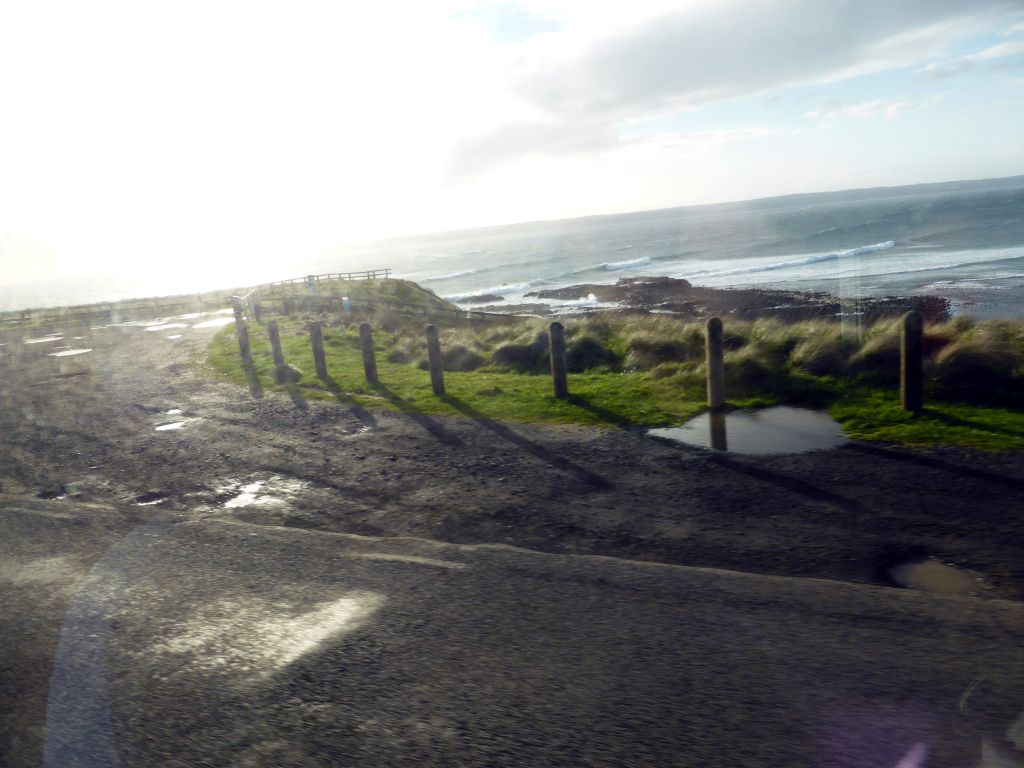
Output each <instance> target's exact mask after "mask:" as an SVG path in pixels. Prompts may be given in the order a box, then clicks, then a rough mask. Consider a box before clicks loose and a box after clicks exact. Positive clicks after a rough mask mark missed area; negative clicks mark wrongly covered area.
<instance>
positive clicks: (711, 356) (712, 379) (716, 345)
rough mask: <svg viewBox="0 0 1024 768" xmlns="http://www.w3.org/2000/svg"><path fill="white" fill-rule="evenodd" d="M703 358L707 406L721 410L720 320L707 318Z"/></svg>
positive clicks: (723, 386)
mask: <svg viewBox="0 0 1024 768" xmlns="http://www.w3.org/2000/svg"><path fill="white" fill-rule="evenodd" d="M704 338H705V342H704V347H705V350H704V351H705V360H706V362H707V367H708V408H710V409H711V410H712V411H718V410H721V408H722V406H724V405H725V363H724V362H723V360H722V321H721V320H719V319H718V318H717V317H712V318H711V319H709V320H708V324H707V327H706V329H705V336H704Z"/></svg>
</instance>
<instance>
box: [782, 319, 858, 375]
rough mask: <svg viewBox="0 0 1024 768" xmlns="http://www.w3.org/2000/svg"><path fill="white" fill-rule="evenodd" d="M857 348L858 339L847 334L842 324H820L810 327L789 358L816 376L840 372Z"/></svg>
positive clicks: (798, 367) (793, 363)
mask: <svg viewBox="0 0 1024 768" xmlns="http://www.w3.org/2000/svg"><path fill="white" fill-rule="evenodd" d="M856 351H857V341H856V339H852V338H850V337H848V336H844V334H843V330H842V328H840V327H839V325H837V324H834V325H818V326H816V327H814V328H809V329H808V333H807V334H806V335H805V336H804V338H803V340H802V341H800V342H799V343H798V344H797V345H796V346H795V347H794V348H793V351H792V352H791V353H790V356H789V359H790V363H791V364H792V365H793V367H794V368H797V369H799V370H802V371H805V372H806V373H809V374H811V375H812V376H838V375H841V374H842V373H843V372H844V371H845V370H846V368H847V366H848V365H849V362H850V358H851V357H852V356H853V354H854V353H855V352H856Z"/></svg>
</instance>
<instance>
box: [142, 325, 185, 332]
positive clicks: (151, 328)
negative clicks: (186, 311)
mask: <svg viewBox="0 0 1024 768" xmlns="http://www.w3.org/2000/svg"><path fill="white" fill-rule="evenodd" d="M171 328H188V325H186V324H185V323H163V324H162V325H150V326H148V327H146V329H145V330H146V331H166V330H169V329H171Z"/></svg>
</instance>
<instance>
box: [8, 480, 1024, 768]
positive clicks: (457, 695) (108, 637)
mask: <svg viewBox="0 0 1024 768" xmlns="http://www.w3.org/2000/svg"><path fill="white" fill-rule="evenodd" d="M6 502H7V503H6V505H5V511H6V513H5V515H4V516H3V517H2V518H0V520H2V529H0V533H2V541H3V545H2V554H3V571H2V577H3V590H2V592H0V595H2V597H0V606H2V608H3V615H4V616H5V617H6V621H5V629H4V632H3V633H2V650H3V658H4V663H5V667H6V669H5V677H6V681H5V682H6V683H7V690H8V692H11V691H12V690H13V689H15V688H17V685H18V681H19V680H21V681H22V685H23V687H27V688H28V690H24V691H22V693H23V694H24V695H25V698H24V699H23V701H24V703H25V705H26V710H25V711H24V712H23V713H22V714H24V715H25V717H24V718H22V720H21V721H20V722H18V723H16V725H17V726H18V728H19V729H20V732H19V733H18V734H15V735H19V736H21V737H22V738H21V741H20V742H17V743H20V744H21V747H22V749H20V750H19V749H17V748H15V749H14V750H11V751H9V752H8V754H7V759H8V763H7V764H9V765H30V764H38V763H33V759H34V757H38V755H35V756H33V754H32V753H33V752H34V748H33V743H32V741H33V739H32V738H31V736H28V737H26V733H27V734H36V735H37V736H40V737H41V739H42V744H41V751H42V762H43V764H44V765H46V766H53V767H54V768H65V766H66V767H68V768H71V767H73V766H116V765H120V766H149V765H164V766H198V765H210V766H263V765H267V766H270V765H274V766H325V765H339V766H341V765H367V766H371V765H372V766H378V765H379V766H424V765H465V766H495V765H507V766H523V765H538V766H541V765H543V766H549V765H550V766H554V765H564V766H581V765H595V766H598V765H599V766H627V765H628V766H698V765H699V766H737V765H743V766H779V765H786V766H801V765H807V766H823V765H827V766H896V765H897V764H898V763H899V761H900V760H901V759H903V758H904V757H906V756H907V755H908V754H910V753H913V754H918V755H920V754H922V753H923V752H922V751H923V750H926V751H927V754H928V760H927V763H923V764H927V765H928V766H940V765H950V766H953V765H959V766H966V765H971V764H973V761H974V760H976V758H977V755H978V747H979V736H978V733H977V732H976V731H975V730H974V729H973V728H972V727H971V726H970V725H969V724H968V723H967V722H966V721H965V720H964V719H963V718H962V717H961V716H960V715H959V714H958V711H957V702H958V699H959V697H960V696H961V694H962V693H963V691H964V690H965V688H966V687H967V686H968V685H969V684H970V682H971V680H972V679H973V678H974V677H975V676H976V675H978V674H981V673H984V674H988V675H989V676H990V677H993V678H997V679H999V680H1001V681H1003V682H1007V681H1011V680H1014V679H1016V678H1015V677H1014V676H1015V675H1018V674H1019V673H1020V672H1021V670H1022V669H1024V667H1022V665H1021V662H1022V661H1024V643H1022V642H1021V639H1022V638H1024V606H1021V605H1020V604H1018V603H1014V602H1010V601H1002V600H980V599H978V598H971V597H937V596H932V595H928V594H925V593H921V592H913V591H906V590H896V589H890V588H884V587H876V586H869V585H854V584H845V583H840V582H832V581H825V580H815V579H797V578H785V577H770V576H758V575H751V574H742V573H735V572H729V571H717V570H712V569H698V568H688V567H683V566H669V565H657V564H644V563H636V562H631V561H626V560H620V559H615V558H605V557H595V556H579V555H555V554H543V553H536V552H530V551H526V550H521V549H515V548H511V547H505V546H491V545H451V544H439V543H435V542H428V541H422V540H416V539H378V538H370V537H357V536H351V535H346V534H325V533H323V532H315V531H304V530H300V529H293V528H283V527H268V526H260V525H252V524H248V523H243V522H238V521H236V520H231V519H219V518H218V517H217V516H216V515H212V516H209V517H206V518H205V519H202V520H192V521H181V520H178V519H175V518H170V517H167V518H166V519H164V518H165V516H162V515H154V517H153V519H151V520H150V521H147V522H136V523H135V524H133V525H132V526H131V527H130V528H127V529H125V528H118V527H117V526H116V525H115V526H114V528H113V529H112V528H111V527H110V526H109V525H107V524H106V521H109V520H110V519H112V518H110V517H107V516H105V513H104V510H102V509H99V508H97V507H95V506H92V507H88V508H82V509H77V508H75V506H74V505H70V506H69V505H67V504H63V505H62V504H60V503H59V502H55V501H42V500H40V501H34V502H31V503H30V504H21V505H16V504H15V503H13V502H12V501H11V500H10V499H7V500H6ZM16 507H20V508H16ZM90 551H91V554H84V553H86V552H90ZM33 630H34V631H36V632H39V633H41V635H46V634H47V633H48V632H50V633H52V632H53V631H54V630H57V632H58V633H59V644H58V645H57V647H56V648H55V649H52V653H47V652H46V646H47V645H48V644H47V643H45V642H43V643H42V647H40V645H38V644H39V643H40V638H39V637H35V638H33V637H31V636H30V633H31V632H32V631H33ZM33 641H34V642H35V643H36V644H37V645H35V646H33V645H32V643H33ZM51 648H52V646H51ZM40 672H43V673H50V677H49V681H48V685H44V686H43V689H44V690H45V694H43V693H42V692H41V691H39V690H33V689H32V688H31V685H32V684H33V678H34V677H37V676H38V674H39V673H40ZM34 682H35V683H36V684H38V682H39V681H38V679H36V680H34ZM36 687H38V685H37V686H36ZM33 696H35V697H36V700H35V701H33ZM43 696H45V701H41V700H39V699H41V698H42V697H43ZM920 745H924V746H923V747H922V746H920ZM35 746H39V745H35ZM915 748H916V750H917V752H916V753H915V752H914V750H915Z"/></svg>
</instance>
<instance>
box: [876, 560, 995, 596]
mask: <svg viewBox="0 0 1024 768" xmlns="http://www.w3.org/2000/svg"><path fill="white" fill-rule="evenodd" d="M889 577H890V578H891V579H892V580H893V581H894V582H896V584H898V585H900V586H902V587H908V588H911V589H919V590H921V591H922V592H931V593H932V594H935V595H977V594H979V593H980V592H982V590H983V589H984V588H985V583H984V579H983V577H982V576H981V574H980V573H975V572H974V571H968V570H964V569H961V568H956V567H954V566H952V565H946V564H945V563H942V562H939V561H938V560H932V559H927V560H919V561H916V562H910V563H902V564H900V565H897V566H894V567H893V568H891V569H890V570H889Z"/></svg>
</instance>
